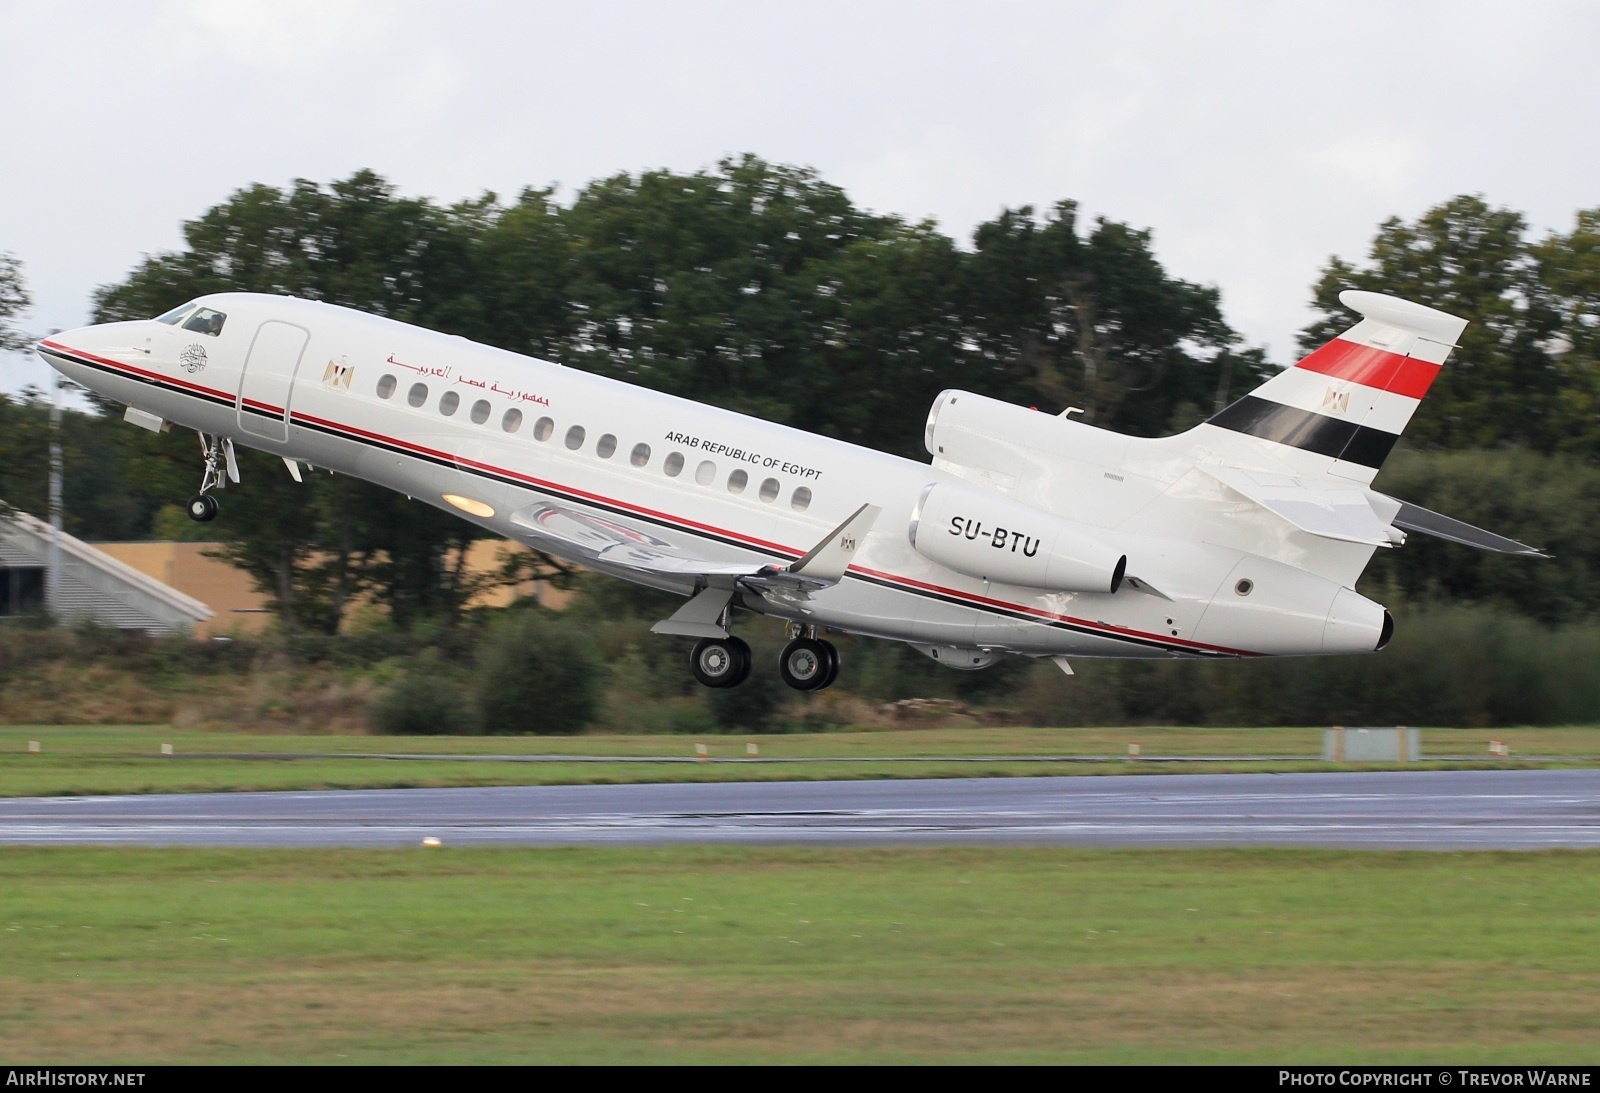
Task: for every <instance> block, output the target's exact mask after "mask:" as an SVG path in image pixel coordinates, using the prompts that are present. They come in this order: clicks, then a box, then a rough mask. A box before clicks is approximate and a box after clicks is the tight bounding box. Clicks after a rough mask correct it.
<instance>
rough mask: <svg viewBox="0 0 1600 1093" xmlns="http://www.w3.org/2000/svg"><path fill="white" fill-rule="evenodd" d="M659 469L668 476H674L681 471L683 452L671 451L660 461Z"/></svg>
mask: <svg viewBox="0 0 1600 1093" xmlns="http://www.w3.org/2000/svg"><path fill="white" fill-rule="evenodd" d="M661 470H662V471H663V472H664V473H665V474H666V476H667V477H668V478H676V477H678V476H679V475H680V474H682V473H683V453H682V452H673V453H672V454H671V455H669V456H667V458H666V459H664V460H662V461H661Z"/></svg>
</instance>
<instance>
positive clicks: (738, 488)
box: [728, 471, 750, 493]
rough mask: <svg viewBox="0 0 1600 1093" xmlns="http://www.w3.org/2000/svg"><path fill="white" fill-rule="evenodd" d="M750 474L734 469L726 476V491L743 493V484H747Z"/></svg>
mask: <svg viewBox="0 0 1600 1093" xmlns="http://www.w3.org/2000/svg"><path fill="white" fill-rule="evenodd" d="M749 483H750V476H749V475H748V474H745V473H744V472H743V471H734V472H733V473H732V474H730V475H729V476H728V492H729V493H743V492H744V488H745V486H747V485H749Z"/></svg>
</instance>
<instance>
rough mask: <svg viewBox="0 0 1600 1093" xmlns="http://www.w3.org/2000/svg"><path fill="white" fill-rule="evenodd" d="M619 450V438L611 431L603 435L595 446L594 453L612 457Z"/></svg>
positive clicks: (608, 457) (601, 456)
mask: <svg viewBox="0 0 1600 1093" xmlns="http://www.w3.org/2000/svg"><path fill="white" fill-rule="evenodd" d="M616 451H617V438H616V437H614V436H612V435H611V434H610V433H607V434H605V435H604V436H602V437H601V438H600V439H599V440H598V441H597V442H596V443H595V446H594V454H595V455H597V456H599V457H600V458H601V459H610V458H611V457H612V456H613V455H615V454H616Z"/></svg>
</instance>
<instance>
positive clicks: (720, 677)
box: [689, 638, 750, 687]
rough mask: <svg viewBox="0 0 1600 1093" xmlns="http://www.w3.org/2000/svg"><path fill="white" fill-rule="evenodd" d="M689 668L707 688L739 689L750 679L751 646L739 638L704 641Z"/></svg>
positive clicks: (695, 650)
mask: <svg viewBox="0 0 1600 1093" xmlns="http://www.w3.org/2000/svg"><path fill="white" fill-rule="evenodd" d="M689 667H690V669H691V670H693V672H694V678H695V679H697V680H699V681H700V682H701V683H704V684H705V685H706V686H707V687H737V686H738V685H739V684H741V683H743V682H744V681H745V680H746V679H748V678H749V676H750V646H748V645H746V644H745V643H744V642H743V641H740V640H739V639H738V638H701V639H700V640H699V641H697V642H696V643H695V646H694V652H692V653H690V654H689Z"/></svg>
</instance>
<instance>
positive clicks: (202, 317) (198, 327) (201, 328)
mask: <svg viewBox="0 0 1600 1093" xmlns="http://www.w3.org/2000/svg"><path fill="white" fill-rule="evenodd" d="M227 321H228V317H227V316H226V315H224V314H223V313H222V312H220V311H212V310H211V309H210V308H209V307H203V308H201V309H200V310H199V311H196V312H195V313H194V315H193V316H192V317H191V318H190V319H189V321H188V322H186V323H184V324H183V328H184V329H185V330H193V331H194V332H195V333H197V334H209V335H210V336H211V337H213V338H215V337H216V336H217V335H218V334H221V333H222V324H223V323H225V322H227Z"/></svg>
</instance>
